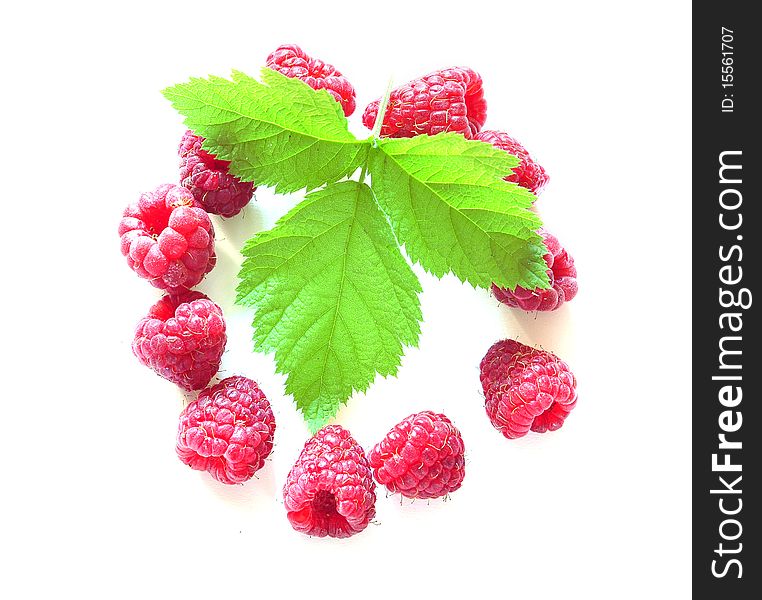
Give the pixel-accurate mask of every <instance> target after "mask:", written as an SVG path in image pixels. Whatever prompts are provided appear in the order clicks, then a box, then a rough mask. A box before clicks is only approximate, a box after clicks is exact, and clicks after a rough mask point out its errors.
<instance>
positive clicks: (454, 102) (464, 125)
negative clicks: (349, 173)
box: [362, 67, 487, 139]
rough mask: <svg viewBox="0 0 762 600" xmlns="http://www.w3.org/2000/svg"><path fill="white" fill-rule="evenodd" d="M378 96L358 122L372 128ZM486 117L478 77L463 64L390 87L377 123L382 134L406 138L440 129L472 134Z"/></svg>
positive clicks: (439, 130)
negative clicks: (380, 119) (386, 103)
mask: <svg viewBox="0 0 762 600" xmlns="http://www.w3.org/2000/svg"><path fill="white" fill-rule="evenodd" d="M379 102H380V101H379V100H375V101H373V102H371V103H370V104H368V106H367V107H366V108H365V112H364V113H363V116H362V122H363V124H364V125H365V126H366V127H367V128H368V129H373V125H374V124H375V122H376V117H377V116H378V106H379ZM486 119H487V102H486V100H485V99H484V93H483V90H482V78H481V76H480V75H479V74H478V73H477V72H476V71H472V70H471V69H469V68H466V67H453V68H451V69H443V70H442V71H435V72H434V73H429V74H428V75H425V76H424V77H421V78H419V79H414V80H413V81H410V82H408V83H406V84H405V85H403V86H401V87H398V88H397V89H395V90H394V91H392V93H391V95H390V96H389V104H388V105H387V108H386V113H385V115H384V124H383V125H382V126H381V136H382V137H395V138H407V137H414V136H416V135H422V134H426V135H435V134H437V133H442V132H443V131H454V132H456V133H462V134H463V135H464V136H466V137H467V138H469V139H470V138H472V137H474V135H476V133H478V132H479V130H480V129H481V128H482V126H483V125H484V121H485V120H486Z"/></svg>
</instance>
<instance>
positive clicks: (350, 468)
mask: <svg viewBox="0 0 762 600" xmlns="http://www.w3.org/2000/svg"><path fill="white" fill-rule="evenodd" d="M374 490H375V484H374V483H373V477H372V475H371V472H370V467H369V466H368V460H367V459H366V458H365V452H364V451H363V449H362V448H361V447H360V445H359V444H358V443H357V442H356V441H355V440H354V438H352V436H351V435H350V434H349V432H348V431H347V430H346V429H344V428H343V427H341V426H339V425H327V426H326V427H323V428H322V429H321V430H320V431H318V432H317V433H316V434H315V436H314V437H312V438H311V439H309V440H308V441H307V443H306V444H305V445H304V449H303V450H302V453H301V454H300V455H299V458H298V459H297V461H296V464H295V465H294V466H293V468H292V469H291V472H290V473H289V474H288V479H287V480H286V485H285V486H284V487H283V500H284V502H285V505H286V510H287V511H288V520H289V521H290V522H291V526H292V527H293V528H294V529H296V530H297V531H300V532H301V533H306V534H307V535H316V536H319V537H324V536H326V535H329V536H331V537H337V538H343V537H349V536H351V535H354V534H355V533H359V532H360V531H362V530H363V529H365V528H366V527H367V526H368V523H369V522H370V520H371V519H372V518H373V517H374V516H375V514H376V508H375V504H376V494H375V491H374Z"/></svg>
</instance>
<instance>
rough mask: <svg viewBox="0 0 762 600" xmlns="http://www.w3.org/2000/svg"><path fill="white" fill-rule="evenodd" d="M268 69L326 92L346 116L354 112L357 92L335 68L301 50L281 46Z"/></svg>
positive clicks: (269, 61) (269, 59) (270, 57)
mask: <svg viewBox="0 0 762 600" xmlns="http://www.w3.org/2000/svg"><path fill="white" fill-rule="evenodd" d="M265 66H266V67H268V68H270V69H272V70H273V71H278V73H281V74H282V75H285V76H286V77H293V78H295V79H301V80H302V81H303V82H304V83H306V84H307V85H308V86H310V87H311V88H312V89H313V90H325V91H327V92H328V93H329V94H331V96H333V97H334V98H335V99H336V102H338V103H339V104H341V109H342V110H343V111H344V115H345V116H347V117H348V116H349V115H351V114H352V113H353V112H355V88H353V87H352V84H351V83H349V80H348V79H347V78H346V77H344V76H343V75H342V74H341V72H340V71H338V70H337V69H336V68H335V67H334V66H333V65H329V64H328V63H324V62H323V61H322V60H320V59H318V58H312V57H311V56H309V55H308V54H307V53H306V52H305V51H304V50H302V49H301V48H300V47H299V46H295V45H294V44H288V45H285V46H279V47H278V48H277V49H276V50H275V51H274V52H272V53H271V54H270V56H268V57H267V62H266V63H265Z"/></svg>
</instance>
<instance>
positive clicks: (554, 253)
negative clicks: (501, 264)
mask: <svg viewBox="0 0 762 600" xmlns="http://www.w3.org/2000/svg"><path fill="white" fill-rule="evenodd" d="M538 233H539V234H540V235H541V236H542V239H543V241H544V242H545V245H546V246H547V248H548V253H547V254H546V255H545V256H544V257H543V258H544V259H545V264H547V265H548V277H549V278H550V285H551V287H549V288H548V289H546V290H541V289H539V288H538V289H534V290H528V289H526V288H523V287H520V286H519V287H517V288H516V289H515V290H513V291H511V290H509V289H508V288H499V287H497V286H496V285H494V284H493V285H492V293H493V294H495V298H497V299H498V300H499V301H500V302H502V303H503V304H507V305H508V306H511V307H513V308H521V309H522V310H525V311H527V312H531V311H533V310H540V311H549V310H556V309H557V308H560V306H561V305H562V304H563V303H564V302H568V301H569V300H573V299H574V296H576V295H577V268H576V267H575V266H574V259H573V258H572V257H571V255H570V254H569V253H568V252H567V251H566V250H565V249H564V248H563V246H561V244H560V243H559V241H558V239H556V236H554V235H552V234H550V233H548V232H547V231H544V230H542V229H541V230H539V232H538Z"/></svg>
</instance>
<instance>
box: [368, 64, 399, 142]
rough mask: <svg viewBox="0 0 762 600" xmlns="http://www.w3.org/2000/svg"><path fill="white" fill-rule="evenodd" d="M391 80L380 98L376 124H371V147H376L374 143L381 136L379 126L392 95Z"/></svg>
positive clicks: (381, 123) (382, 121)
mask: <svg viewBox="0 0 762 600" xmlns="http://www.w3.org/2000/svg"><path fill="white" fill-rule="evenodd" d="M393 81H394V80H393V78H391V77H390V78H389V83H388V84H387V85H386V92H384V95H383V97H382V98H381V102H380V103H379V105H378V114H377V115H376V122H375V123H374V124H373V131H372V132H371V135H372V136H373V147H374V148H375V147H376V142H377V140H378V137H379V135H380V134H381V126H382V125H383V123H384V117H385V116H386V107H387V106H388V104H389V96H391V95H392V85H393Z"/></svg>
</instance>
